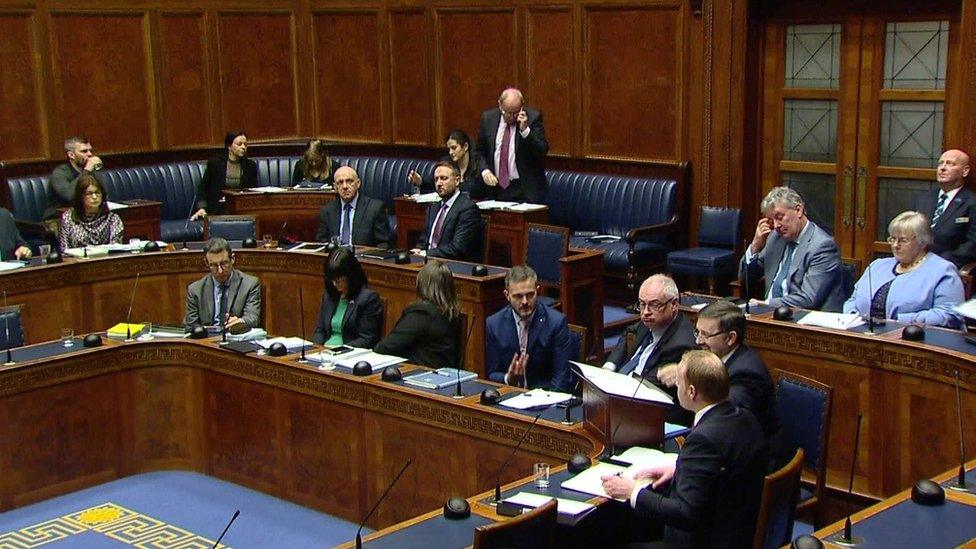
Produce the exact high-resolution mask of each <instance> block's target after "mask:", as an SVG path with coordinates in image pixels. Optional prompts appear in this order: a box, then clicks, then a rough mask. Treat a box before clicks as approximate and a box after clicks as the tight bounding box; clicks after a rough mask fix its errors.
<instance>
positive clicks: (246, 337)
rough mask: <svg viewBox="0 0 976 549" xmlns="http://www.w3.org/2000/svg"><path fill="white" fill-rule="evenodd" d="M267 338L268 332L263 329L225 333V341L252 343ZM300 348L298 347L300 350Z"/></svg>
mask: <svg viewBox="0 0 976 549" xmlns="http://www.w3.org/2000/svg"><path fill="white" fill-rule="evenodd" d="M267 337H268V332H266V331H264V328H251V329H250V330H248V331H246V332H244V333H241V334H232V333H230V332H228V333H227V341H254V340H256V339H265V338H267ZM300 348H301V347H299V349H300Z"/></svg>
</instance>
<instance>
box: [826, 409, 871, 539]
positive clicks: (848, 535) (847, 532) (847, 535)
mask: <svg viewBox="0 0 976 549" xmlns="http://www.w3.org/2000/svg"><path fill="white" fill-rule="evenodd" d="M860 443H861V414H857V431H855V433H854V453H853V455H851V480H850V484H848V486H847V496H848V501H850V496H851V494H853V493H854V467H855V466H856V465H857V449H858V446H860ZM851 528H852V527H851V513H850V504H848V508H847V520H846V521H844V534H843V536H842V537H839V538H835V539H834V540H833V541H834V543H837V544H839V545H843V546H845V547H854V546H861V545H863V544H864V538H862V537H857V538H855V537H854V534H853V533H852V532H851Z"/></svg>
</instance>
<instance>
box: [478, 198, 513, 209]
mask: <svg viewBox="0 0 976 549" xmlns="http://www.w3.org/2000/svg"><path fill="white" fill-rule="evenodd" d="M477 204H478V209H481V210H500V209H502V208H511V207H512V206H515V205H516V204H518V202H505V201H504V200H480V201H478V203H477Z"/></svg>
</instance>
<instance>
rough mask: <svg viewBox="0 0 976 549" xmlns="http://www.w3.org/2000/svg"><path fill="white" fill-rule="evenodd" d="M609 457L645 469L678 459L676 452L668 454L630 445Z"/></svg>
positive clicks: (666, 464) (672, 462)
mask: <svg viewBox="0 0 976 549" xmlns="http://www.w3.org/2000/svg"><path fill="white" fill-rule="evenodd" d="M610 459H612V460H614V461H619V462H621V463H629V464H630V465H634V466H636V467H638V468H640V469H647V468H650V467H660V466H668V465H674V462H675V460H677V459H678V454H668V453H665V452H662V451H660V450H655V449H653V448H643V447H641V446H632V447H630V448H628V449H627V450H626V451H624V452H621V453H619V454H617V455H615V456H613V457H611V458H610Z"/></svg>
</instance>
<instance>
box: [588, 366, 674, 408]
mask: <svg viewBox="0 0 976 549" xmlns="http://www.w3.org/2000/svg"><path fill="white" fill-rule="evenodd" d="M569 362H570V363H571V364H573V365H575V366H577V367H579V369H580V373H582V374H583V377H585V378H586V379H587V381H589V382H590V383H592V384H593V385H596V386H597V388H599V389H600V390H601V391H603V392H604V393H608V394H611V395H616V396H621V397H625V398H634V399H637V400H646V401H648V402H661V403H663V404H674V400H673V399H672V398H671V395H669V394H667V393H665V392H664V391H662V390H661V389H658V388H657V387H654V386H653V385H648V384H646V383H640V381H638V380H637V379H635V378H633V377H631V376H627V375H623V374H618V373H617V372H611V371H610V370H604V369H603V368H597V367H595V366H590V365H589V364H583V363H580V362H575V361H572V360H571V361H569ZM637 384H640V388H639V389H638V388H637ZM635 393H636V394H635Z"/></svg>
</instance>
